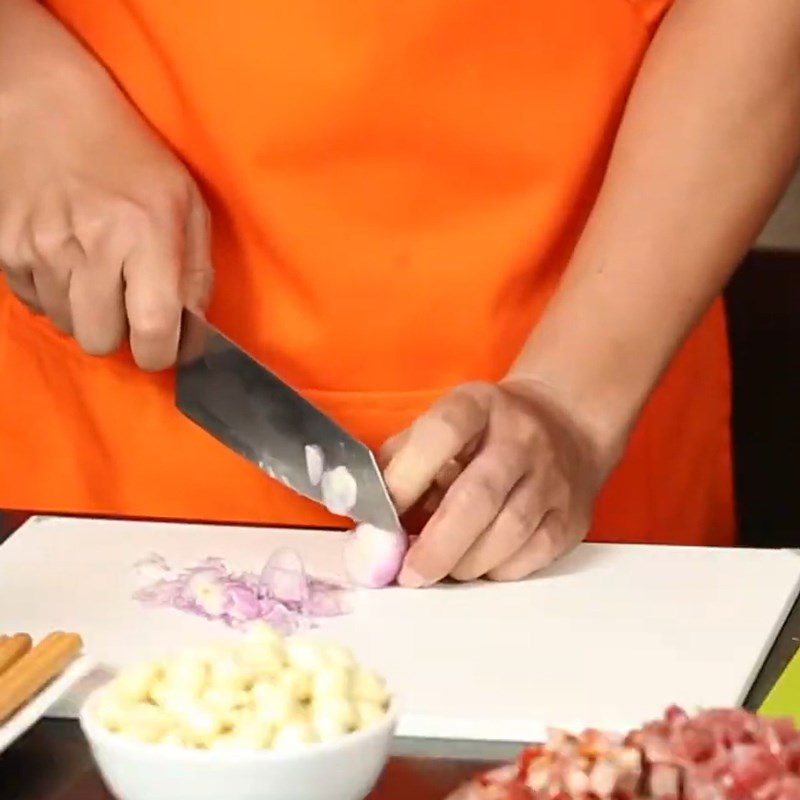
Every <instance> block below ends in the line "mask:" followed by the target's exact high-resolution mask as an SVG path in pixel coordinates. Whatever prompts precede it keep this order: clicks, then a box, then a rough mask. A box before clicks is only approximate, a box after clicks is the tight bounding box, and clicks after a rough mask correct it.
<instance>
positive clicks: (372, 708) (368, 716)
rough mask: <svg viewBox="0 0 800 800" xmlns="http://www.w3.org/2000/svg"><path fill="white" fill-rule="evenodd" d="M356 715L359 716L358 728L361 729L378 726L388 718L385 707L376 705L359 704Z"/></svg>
mask: <svg viewBox="0 0 800 800" xmlns="http://www.w3.org/2000/svg"><path fill="white" fill-rule="evenodd" d="M356 713H357V714H358V727H359V728H361V729H363V728H370V727H372V726H373V725H376V724H377V723H378V722H380V720H382V719H383V718H384V717H385V716H386V711H385V710H384V709H383V707H382V706H380V705H376V704H375V703H365V702H359V703H357V704H356Z"/></svg>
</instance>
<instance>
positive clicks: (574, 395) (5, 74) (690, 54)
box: [0, 0, 800, 587]
mask: <svg viewBox="0 0 800 800" xmlns="http://www.w3.org/2000/svg"><path fill="white" fill-rule="evenodd" d="M798 53H800V6H799V5H798V4H797V3H796V2H792V0H761V1H760V2H758V3H754V2H752V0H675V2H674V3H670V2H669V0H557V2H556V1H555V0H524V1H523V0H511V1H509V2H504V3H499V2H497V0H407V2H403V3H397V2H389V0H371V1H370V2H363V1H360V0H343V2H339V3H320V2H313V1H312V0H295V1H294V2H289V3H287V2H278V0H238V2H236V3H225V4H222V3H211V2H197V0H191V2H190V1H189V0H169V2H167V0H104V2H102V3H87V2H86V0H47V2H43V3H38V2H34V0H0V262H1V263H2V270H3V275H4V278H5V280H4V282H2V286H1V287H0V442H2V448H3V452H2V458H0V507H5V508H16V509H35V510H39V511H49V512H63V513H86V514H103V515H129V516H152V517H160V518H167V519H201V520H215V521H227V522H241V523H275V524H294V525H337V524H341V523H342V520H340V519H336V518H333V517H331V516H330V515H327V514H326V513H324V512H323V511H321V510H320V509H318V508H317V507H315V506H314V505H313V504H311V503H309V502H307V501H306V500H303V499H302V498H299V497H296V496H294V495H292V494H291V493H290V492H289V491H288V490H286V489H285V487H282V486H280V485H278V484H277V483H274V482H271V481H268V480H267V479H266V478H265V476H264V475H263V474H262V473H261V472H259V471H258V470H257V469H256V468H255V467H253V466H251V465H250V464H248V463H247V462H245V461H243V460H241V459H238V458H237V457H236V456H235V455H233V454H231V453H228V452H227V451H226V450H225V449H224V448H223V447H222V446H221V445H219V444H218V443H216V442H215V441H214V440H212V439H211V438H210V437H208V436H207V435H206V434H204V433H203V432H202V431H200V430H199V429H197V428H196V427H194V426H193V425H192V424H191V423H190V422H189V421H187V420H186V419H184V418H183V417H181V416H180V415H179V414H178V413H177V412H176V410H175V408H174V403H173V387H174V371H173V370H171V369H170V368H171V367H172V365H173V363H174V360H175V356H176V347H177V343H178V339H179V328H180V317H181V310H182V308H183V307H184V306H189V307H191V308H196V309H198V310H203V311H205V313H206V314H207V316H208V318H209V319H210V321H211V322H213V323H215V324H216V325H217V326H219V327H221V328H222V329H223V330H224V331H225V333H227V334H228V335H229V336H231V337H232V338H233V339H234V340H235V341H237V342H238V343H239V344H240V345H241V346H243V347H245V349H247V350H248V351H250V352H251V353H252V354H253V355H255V356H256V357H257V358H259V359H261V360H263V361H264V362H265V363H267V364H268V365H269V366H270V367H271V368H273V369H275V370H276V371H277V372H278V373H280V374H281V375H282V376H283V377H284V379H286V380H287V381H289V382H290V383H291V384H293V385H294V386H296V387H297V388H298V389H299V390H300V391H302V392H303V393H305V394H306V395H307V396H308V397H309V398H310V399H311V400H312V401H314V402H315V403H317V404H318V405H319V406H320V407H321V408H323V409H324V410H326V411H327V412H329V413H331V414H332V415H334V416H335V417H336V418H337V419H339V420H340V421H341V422H342V423H343V424H344V425H345V426H347V427H348V428H349V429H351V430H352V431H353V432H354V433H355V434H356V435H358V436H359V437H361V438H362V439H363V440H364V441H366V442H367V443H368V444H369V445H370V446H372V447H374V448H376V449H377V448H379V447H381V446H384V445H385V446H384V448H383V451H382V453H383V458H384V461H385V474H386V479H387V483H388V485H389V487H390V490H391V492H392V494H393V496H394V498H395V500H396V502H397V505H398V507H399V508H400V509H401V511H403V512H408V514H409V517H408V518H409V519H412V518H413V517H414V515H415V513H416V512H420V513H422V514H423V520H424V526H423V527H422V529H421V535H420V536H419V538H418V539H416V541H415V544H414V546H413V547H412V549H411V550H410V552H409V554H408V556H407V558H406V562H405V565H404V569H403V572H402V574H401V576H400V581H401V583H403V584H405V585H407V586H415V587H416V586H424V585H430V584H432V583H435V582H436V581H438V580H440V579H442V578H444V577H446V576H448V575H450V576H452V577H454V578H456V579H458V580H470V579H474V578H478V577H480V576H488V577H490V578H493V579H497V580H513V579H519V578H522V577H524V576H527V575H530V574H531V573H533V572H535V571H536V570H538V569H540V568H541V567H543V566H544V565H546V564H548V563H549V562H551V561H552V560H553V559H554V558H557V557H558V556H559V555H560V554H562V553H564V552H565V551H566V550H568V549H569V548H570V547H571V546H573V545H574V544H575V543H576V542H578V541H579V540H581V539H582V538H583V537H584V536H586V535H587V533H588V535H589V536H590V538H593V539H607V540H614V541H646V542H672V543H684V544H710V545H720V544H732V543H733V542H734V541H735V520H734V513H733V502H732V490H731V455H730V433H729V415H730V400H729V375H728V371H729V366H728V355H727V349H726V337H725V322H724V315H723V311H722V308H721V304H720V302H719V300H718V299H717V300H715V298H716V297H717V296H718V294H719V292H720V290H721V288H722V286H723V285H724V283H725V281H726V279H727V278H728V276H729V275H730V273H731V271H732V270H733V268H734V266H735V265H736V263H737V261H738V260H739V259H740V257H741V256H742V254H743V253H744V252H745V251H746V249H747V248H748V246H749V245H750V244H751V242H752V241H753V239H754V238H755V236H756V235H757V233H758V231H759V230H760V228H761V226H762V225H763V223H764V221H765V220H766V218H767V216H768V215H769V213H770V211H771V209H772V207H773V205H774V204H775V202H776V200H777V198H778V197H779V195H780V193H781V191H782V189H783V187H784V185H785V184H786V182H787V181H788V179H789V176H790V173H791V171H792V167H793V164H794V163H795V161H796V158H797V155H798V147H799V146H800V140H798V137H797V131H798V129H800V82H798V81H797V75H798V67H799V66H800V62H799V61H798Z"/></svg>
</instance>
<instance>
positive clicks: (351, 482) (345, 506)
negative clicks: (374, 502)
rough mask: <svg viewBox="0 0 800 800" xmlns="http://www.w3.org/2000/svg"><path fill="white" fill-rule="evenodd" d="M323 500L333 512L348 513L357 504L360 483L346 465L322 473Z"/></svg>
mask: <svg viewBox="0 0 800 800" xmlns="http://www.w3.org/2000/svg"><path fill="white" fill-rule="evenodd" d="M321 485H322V502H323V503H325V507H326V508H327V509H328V511H330V512H331V514H339V515H347V514H349V513H350V512H351V511H352V510H353V509H354V508H355V505H356V499H357V497H358V484H357V483H356V479H355V478H354V477H353V475H352V474H351V472H350V470H349V469H347V467H345V466H340V467H334V468H333V469H328V470H325V472H323V473H322V481H321Z"/></svg>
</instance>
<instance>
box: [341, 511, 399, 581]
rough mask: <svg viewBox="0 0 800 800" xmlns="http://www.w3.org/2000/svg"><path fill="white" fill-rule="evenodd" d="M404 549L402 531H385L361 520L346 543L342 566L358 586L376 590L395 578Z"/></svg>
mask: <svg viewBox="0 0 800 800" xmlns="http://www.w3.org/2000/svg"><path fill="white" fill-rule="evenodd" d="M407 550H408V538H407V536H406V535H405V533H402V532H400V533H394V532H392V531H385V530H382V529H381V528H376V527H375V526H374V525H369V524H367V523H363V524H361V525H359V526H358V527H357V528H356V529H355V530H354V531H353V532H352V533H351V534H350V535H349V536H348V538H347V541H346V543H345V546H344V564H345V569H346V570H347V574H348V575H349V577H350V580H351V581H352V582H353V583H354V584H356V585H357V586H363V587H365V588H368V589H379V588H381V587H383V586H388V585H389V584H390V583H392V582H393V581H394V580H395V578H397V576H398V574H399V573H400V568H401V567H402V566H403V558H405V555H406V551H407Z"/></svg>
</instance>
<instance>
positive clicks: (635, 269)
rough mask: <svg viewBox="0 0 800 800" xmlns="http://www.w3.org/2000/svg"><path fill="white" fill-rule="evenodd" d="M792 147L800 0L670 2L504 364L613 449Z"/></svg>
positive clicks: (761, 211) (796, 130)
mask: <svg viewBox="0 0 800 800" xmlns="http://www.w3.org/2000/svg"><path fill="white" fill-rule="evenodd" d="M799 151H800V4H798V3H797V2H796V1H795V0H760V1H759V2H758V3H754V2H753V0H677V2H676V4H675V7H674V8H673V10H672V11H671V12H670V14H669V15H668V17H667V18H666V20H665V21H664V23H663V25H662V27H661V29H660V31H659V33H658V35H657V37H656V39H655V41H654V43H653V45H652V47H651V49H650V52H649V53H648V56H647V58H646V60H645V63H644V65H643V67H642V70H641V73H640V75H639V77H638V79H637V81H636V84H635V87H634V91H633V93H632V95H631V98H630V102H629V104H628V108H627V110H626V113H625V115H624V119H623V124H622V126H621V129H620V132H619V135H618V138H617V141H616V144H615V148H614V151H613V156H612V159H611V163H610V165H609V170H608V173H607V177H606V179H605V182H604V185H603V187H602V191H601V193H600V196H599V198H598V201H597V203H596V206H595V208H594V210H593V212H592V214H591V216H590V219H589V221H588V224H587V226H586V228H585V231H584V234H583V236H582V238H581V240H580V242H579V244H578V247H577V248H576V251H575V253H574V255H573V258H572V260H571V263H570V265H569V268H568V270H567V272H566V274H565V276H564V280H563V281H562V284H561V286H560V288H559V290H558V292H557V293H556V295H555V297H554V298H553V300H552V302H551V303H550V305H549V307H548V309H547V311H546V313H545V315H544V317H543V319H542V320H541V322H540V324H539V325H538V326H537V328H536V330H535V331H534V332H533V334H532V335H531V337H530V339H529V341H528V343H527V345H526V347H525V348H524V350H523V353H522V354H521V356H520V358H519V359H518V361H517V363H516V365H515V367H514V368H513V370H512V373H511V375H512V377H514V376H525V377H527V378H532V379H534V380H535V381H537V382H539V383H540V384H542V385H544V386H546V387H549V389H550V391H551V392H552V393H553V394H554V395H556V396H557V398H558V400H559V402H560V403H562V404H563V405H564V406H565V407H566V408H567V409H568V410H570V411H571V412H572V414H573V416H574V417H575V418H576V419H577V420H578V421H579V422H580V423H582V424H583V425H584V427H585V429H586V432H587V433H588V434H589V435H590V436H591V437H592V438H593V439H594V441H595V442H597V444H598V446H599V447H600V448H601V449H604V450H610V451H616V452H618V451H619V450H620V448H621V447H622V446H623V444H624V442H625V439H626V436H627V434H628V432H629V430H630V428H631V426H632V424H633V422H634V420H635V418H636V416H637V415H638V413H639V411H640V410H641V407H642V405H643V404H644V402H645V401H646V399H647V397H648V395H649V393H650V392H651V391H652V389H653V387H654V386H655V385H656V383H657V382H658V379H659V377H660V376H661V374H662V373H663V371H664V369H665V368H666V366H667V365H668V363H669V361H670V359H671V358H672V356H673V355H674V354H675V352H676V350H677V348H678V347H679V346H680V344H681V343H682V341H683V339H684V338H685V337H686V335H687V334H688V332H689V331H690V330H691V328H692V327H693V326H694V324H696V322H697V321H698V320H699V318H700V317H701V316H702V314H703V313H704V311H705V310H706V309H707V308H708V306H709V304H710V303H711V301H712V300H713V298H714V297H715V296H716V295H717V294H718V293H719V292H720V290H721V289H722V287H723V286H724V284H725V282H726V281H727V279H728V278H729V276H730V274H731V272H732V271H733V269H734V268H735V266H736V265H737V263H738V262H739V260H740V259H741V257H742V256H743V254H744V253H745V252H746V250H747V248H748V247H749V246H750V245H751V244H752V242H753V240H754V239H755V237H756V236H757V235H758V233H759V231H760V229H761V227H762V226H763V224H764V223H765V221H766V219H767V217H768V215H769V214H770V212H771V210H772V208H773V207H774V205H775V203H776V202H777V200H778V198H779V197H780V194H781V192H782V190H783V189H784V187H785V185H786V183H787V181H788V180H789V177H790V175H791V172H792V169H793V166H794V164H795V163H796V160H797V156H798V152H799Z"/></svg>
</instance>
